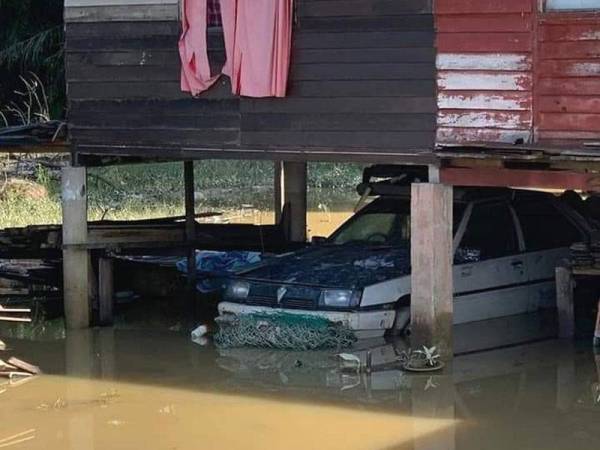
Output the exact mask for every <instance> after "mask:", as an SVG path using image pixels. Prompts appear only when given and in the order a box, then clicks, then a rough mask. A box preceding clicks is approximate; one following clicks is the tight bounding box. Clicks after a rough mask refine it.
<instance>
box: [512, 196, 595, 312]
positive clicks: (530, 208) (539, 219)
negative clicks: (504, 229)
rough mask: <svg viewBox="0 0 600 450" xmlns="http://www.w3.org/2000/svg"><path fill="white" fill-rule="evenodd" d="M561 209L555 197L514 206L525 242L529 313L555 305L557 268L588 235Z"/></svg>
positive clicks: (516, 202) (566, 211) (566, 209)
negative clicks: (570, 250) (571, 249)
mask: <svg viewBox="0 0 600 450" xmlns="http://www.w3.org/2000/svg"><path fill="white" fill-rule="evenodd" d="M562 206H563V207H561V205H560V204H559V203H557V201H556V200H555V199H553V198H552V197H548V198H536V199H533V198H527V199H522V200H518V201H515V202H514V204H513V207H514V209H515V211H516V213H517V217H518V219H519V223H520V226H521V229H522V230H523V237H524V242H525V254H524V256H525V259H526V262H527V267H528V274H529V304H530V310H538V309H540V308H553V307H555V306H556V283H555V280H554V277H555V268H556V266H557V265H559V264H560V262H561V260H563V259H565V258H567V257H568V256H569V246H570V245H571V244H573V243H574V242H578V241H581V240H583V239H584V236H585V233H583V232H582V230H580V229H579V227H578V225H577V222H576V221H575V220H574V218H572V217H570V216H569V209H568V207H566V206H564V205H562Z"/></svg>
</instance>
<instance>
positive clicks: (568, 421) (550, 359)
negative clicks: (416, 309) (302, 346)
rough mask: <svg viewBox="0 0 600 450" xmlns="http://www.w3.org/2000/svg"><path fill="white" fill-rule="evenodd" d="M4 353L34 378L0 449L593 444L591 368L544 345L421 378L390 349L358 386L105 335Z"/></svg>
mask: <svg viewBox="0 0 600 450" xmlns="http://www.w3.org/2000/svg"><path fill="white" fill-rule="evenodd" d="M8 344H9V346H10V347H12V351H13V352H14V353H15V354H18V355H20V356H21V357H23V358H24V359H27V360H30V361H32V362H35V363H36V364H39V365H40V366H42V368H43V369H44V370H45V372H46V374H45V375H42V376H41V377H39V378H37V379H35V380H32V381H31V382H29V383H27V384H24V385H21V386H15V387H11V386H4V387H3V389H5V391H4V392H3V393H2V394H0V402H2V403H1V404H2V408H0V448H4V447H7V446H10V447H14V448H34V449H37V448H45V449H46V448H50V449H53V448H56V449H58V448H61V449H65V448H69V449H105V448H111V449H113V448H127V449H131V448H148V449H155V448H156V449H159V448H160V449H163V448H164V449H167V448H178V449H185V448H219V449H220V448H224V449H225V448H226V449H235V448H244V449H248V448H250V449H252V448H257V449H259V448H261V449H263V448H286V449H287V448H300V447H301V448H303V449H307V448H319V449H321V448H344V449H351V448H364V449H388V448H398V449H405V448H406V449H427V450H429V449H438V448H439V449H453V448H458V449H467V450H468V449H473V450H480V449H487V448H489V449H506V448H511V449H512V448H519V449H520V448H531V449H537V448H540V449H541V448H544V449H559V448H560V449H564V448H569V449H591V448H597V446H598V443H599V442H600V440H599V439H600V430H599V429H598V427H597V423H598V420H599V419H600V397H599V394H600V388H599V386H600V384H599V382H600V355H594V354H593V353H592V352H591V351H590V350H588V349H587V348H586V347H585V346H584V347H578V346H574V345H571V344H569V343H564V342H558V341H547V342H542V343H537V344H532V345H527V346H520V347H513V348H506V349H502V350H496V351H490V352H484V353H477V354H470V355H465V356H460V357H458V358H456V359H455V361H454V363H453V364H452V365H450V366H449V367H447V369H445V370H444V372H443V373H439V374H437V373H436V374H433V375H422V374H417V375H414V374H406V373H404V372H402V371H400V370H399V369H398V367H396V366H395V365H394V364H391V365H390V364H384V362H385V361H386V359H391V360H393V358H394V355H395V354H397V353H398V352H399V351H401V349H402V348H403V347H402V345H403V344H402V343H401V342H400V343H399V342H392V343H387V342H384V341H374V342H371V343H369V344H368V347H367V346H366V344H364V345H365V347H364V348H362V349H359V352H360V351H367V349H368V350H370V351H371V352H372V354H373V361H374V367H373V371H372V373H370V374H367V373H356V372H354V373H352V372H346V371H342V370H340V368H339V363H338V362H337V360H336V359H335V358H334V357H333V354H332V352H284V351H264V350H257V349H230V350H217V349H215V348H214V347H212V346H210V345H209V346H206V347H201V346H198V345H195V344H193V343H191V342H189V341H188V339H187V337H186V336H180V335H177V334H168V333H150V332H130V331H128V332H125V331H114V330H109V329H106V330H92V331H88V332H79V333H69V334H68V335H67V338H66V339H65V340H58V341H45V342H32V341H21V340H9V341H8ZM1 391H2V388H0V392H1ZM20 439H27V440H25V441H22V442H19V440H20ZM5 444H7V445H5Z"/></svg>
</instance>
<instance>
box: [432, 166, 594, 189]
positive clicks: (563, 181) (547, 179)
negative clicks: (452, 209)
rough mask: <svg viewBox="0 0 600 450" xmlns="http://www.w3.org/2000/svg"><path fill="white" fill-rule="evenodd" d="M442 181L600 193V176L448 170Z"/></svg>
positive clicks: (489, 169)
mask: <svg viewBox="0 0 600 450" xmlns="http://www.w3.org/2000/svg"><path fill="white" fill-rule="evenodd" d="M440 180H441V182H442V183H446V184H452V185H455V186H496V187H528V188H543V189H579V190H583V191H599V190H600V174H589V173H577V172H568V171H552V170H523V169H505V168H497V169H496V168H486V167H478V168H476V169H471V168H459V167H444V168H442V169H441V173H440Z"/></svg>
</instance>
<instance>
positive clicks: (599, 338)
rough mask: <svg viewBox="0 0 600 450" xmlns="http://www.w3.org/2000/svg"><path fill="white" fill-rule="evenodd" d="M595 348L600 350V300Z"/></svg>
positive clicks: (599, 303)
mask: <svg viewBox="0 0 600 450" xmlns="http://www.w3.org/2000/svg"><path fill="white" fill-rule="evenodd" d="M594 347H596V348H600V300H598V312H597V314H596V329H595V330H594ZM598 381H600V380H598Z"/></svg>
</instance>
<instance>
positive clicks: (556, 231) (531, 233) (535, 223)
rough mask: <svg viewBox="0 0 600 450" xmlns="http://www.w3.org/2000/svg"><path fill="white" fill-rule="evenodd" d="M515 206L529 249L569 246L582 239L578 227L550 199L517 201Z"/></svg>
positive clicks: (526, 246)
mask: <svg viewBox="0 0 600 450" xmlns="http://www.w3.org/2000/svg"><path fill="white" fill-rule="evenodd" d="M514 208H515V211H516V212H517V216H518V217H519V222H520V223H521V229H522V230H523V237H524V238H525V248H526V249H527V251H530V252H532V251H537V250H547V249H551V248H560V247H568V246H569V245H571V244H572V243H573V242H577V241H579V240H581V239H582V236H581V233H580V232H579V230H578V229H577V227H576V226H575V225H573V223H571V221H570V220H569V219H568V218H567V217H565V216H564V214H563V213H561V212H560V211H559V210H558V209H557V208H556V207H555V206H554V205H553V204H552V203H551V202H549V201H544V200H541V201H540V200H537V201H528V202H517V203H515V205H514Z"/></svg>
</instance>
